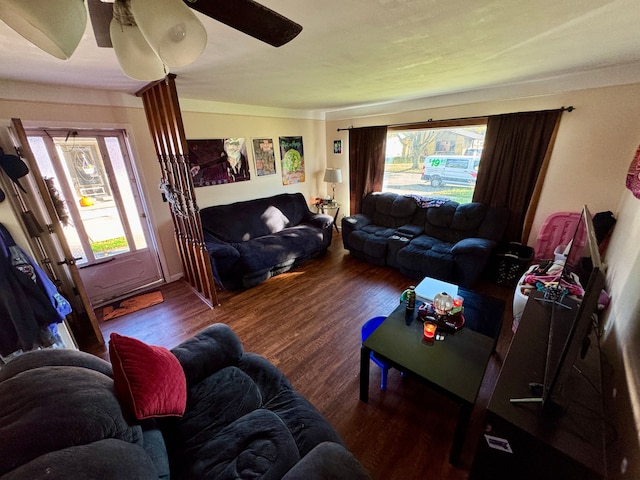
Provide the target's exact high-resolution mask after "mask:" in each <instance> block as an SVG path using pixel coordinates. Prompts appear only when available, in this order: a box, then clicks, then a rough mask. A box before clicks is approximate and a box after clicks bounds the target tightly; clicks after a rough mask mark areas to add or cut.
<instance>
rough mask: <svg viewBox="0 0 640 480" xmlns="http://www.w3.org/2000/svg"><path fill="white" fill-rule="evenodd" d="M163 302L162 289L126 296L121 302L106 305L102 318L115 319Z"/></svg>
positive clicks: (105, 319)
mask: <svg viewBox="0 0 640 480" xmlns="http://www.w3.org/2000/svg"><path fill="white" fill-rule="evenodd" d="M162 302H164V298H163V297H162V292H160V291H156V292H150V293H143V294H141V295H136V296H135V297H130V298H126V299H124V300H120V301H119V302H114V303H112V304H111V305H107V306H106V307H102V320H103V321H107V320H113V319H114V318H118V317H121V316H122V315H126V314H128V313H133V312H137V311H138V310H142V309H144V308H148V307H151V306H153V305H157V304H159V303H162Z"/></svg>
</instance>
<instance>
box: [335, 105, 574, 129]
mask: <svg viewBox="0 0 640 480" xmlns="http://www.w3.org/2000/svg"><path fill="white" fill-rule="evenodd" d="M575 109H576V108H575V107H574V106H573V105H570V106H568V107H560V109H559V110H560V111H562V112H573V111H574V110H575ZM551 111H553V110H530V111H528V112H512V113H503V114H502V115H517V114H519V113H532V112H551ZM499 115H500V114H499ZM493 116H496V115H478V116H475V117H463V118H449V119H446V120H434V119H433V118H430V119H428V120H425V121H422V122H410V123H393V124H391V125H377V126H384V127H408V126H409V125H416V124H419V123H433V122H459V121H461V120H465V121H466V120H479V119H481V118H487V117H493ZM354 128H361V127H347V128H338V130H337V131H338V132H342V131H345V130H352V129H354ZM362 128H365V127H362Z"/></svg>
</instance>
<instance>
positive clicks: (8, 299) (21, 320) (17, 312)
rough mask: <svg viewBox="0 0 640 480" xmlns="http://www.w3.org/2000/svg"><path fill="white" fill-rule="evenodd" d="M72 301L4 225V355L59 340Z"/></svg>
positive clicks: (0, 350) (0, 339) (0, 239)
mask: <svg viewBox="0 0 640 480" xmlns="http://www.w3.org/2000/svg"><path fill="white" fill-rule="evenodd" d="M70 312H71V305H70V304H69V302H68V301H67V300H66V299H65V298H64V297H63V296H62V295H60V293H59V292H58V291H57V289H56V287H55V285H54V284H53V282H51V280H50V279H49V277H47V275H46V274H45V273H44V271H42V269H41V268H40V266H39V265H38V264H37V263H36V262H34V261H33V260H32V259H31V258H30V257H29V256H28V255H27V254H26V253H25V252H24V250H22V249H21V248H20V247H19V246H17V245H16V243H15V241H14V240H13V238H12V237H11V234H10V233H9V231H8V230H7V229H6V228H5V227H4V225H2V224H0V355H2V356H7V355H9V354H11V353H13V352H15V351H17V350H31V349H33V348H35V347H39V346H42V347H47V346H51V345H53V344H54V343H56V341H57V339H56V338H55V337H56V332H55V329H51V328H50V326H52V325H53V326H55V324H57V323H60V322H62V321H63V320H64V318H65V316H66V315H67V314H68V313H70Z"/></svg>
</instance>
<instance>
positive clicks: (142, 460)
mask: <svg viewBox="0 0 640 480" xmlns="http://www.w3.org/2000/svg"><path fill="white" fill-rule="evenodd" d="M34 434H37V433H36V432H34ZM69 478H79V479H117V478H135V479H136V480H158V478H159V474H158V472H157V471H156V468H155V466H154V464H153V462H152V461H151V458H150V457H149V456H148V455H147V453H146V452H145V450H143V449H142V448H141V447H140V446H138V445H135V444H132V443H127V442H123V441H121V440H116V439H114V438H106V439H104V440H99V441H96V442H93V443H89V444H87V445H78V446H72V447H68V448H64V449H62V450H55V451H52V452H50V453H46V454H44V455H41V456H39V457H37V458H35V459H34V460H32V461H30V462H29V463H27V464H25V465H22V466H21V467H18V468H16V469H15V470H13V471H11V472H9V473H7V474H6V475H4V476H2V480H25V479H29V480H68V479H69Z"/></svg>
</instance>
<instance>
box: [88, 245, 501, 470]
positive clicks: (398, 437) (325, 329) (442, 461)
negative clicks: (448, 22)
mask: <svg viewBox="0 0 640 480" xmlns="http://www.w3.org/2000/svg"><path fill="white" fill-rule="evenodd" d="M415 283H416V281H415V280H412V279H409V278H407V277H405V276H403V275H402V274H400V273H399V272H398V271H396V270H394V269H391V268H382V267H376V266H372V265H369V264H367V263H365V262H362V261H359V260H356V259H354V258H352V257H351V256H350V255H349V253H348V252H347V251H346V250H344V249H343V247H342V240H341V239H340V237H339V235H334V241H333V244H332V245H331V247H330V249H329V251H328V252H327V254H326V255H325V256H323V257H321V258H319V259H315V260H312V261H310V262H307V263H306V264H304V265H303V266H301V267H299V268H298V269H296V270H295V271H293V272H288V273H285V274H282V275H279V276H277V277H274V278H272V279H270V280H268V281H266V282H264V283H262V284H260V285H258V286H257V287H255V288H252V289H250V290H247V291H242V292H220V294H219V301H220V305H219V306H217V307H216V308H214V309H209V308H208V307H207V306H206V305H205V304H204V303H203V302H201V301H200V299H199V298H198V296H197V295H196V294H194V293H193V292H192V291H191V290H190V288H189V287H188V286H187V284H186V283H185V282H182V281H179V282H174V283H171V284H168V285H165V286H163V287H162V288H161V291H162V293H163V295H164V303H162V304H159V305H155V306H153V307H150V308H147V309H145V310H142V311H139V312H135V313H132V314H129V315H125V316H123V317H120V318H116V319H114V320H110V321H107V322H103V323H101V328H102V331H103V333H104V336H105V339H106V340H107V341H108V338H109V334H110V333H111V332H118V333H120V334H122V335H129V336H133V337H136V338H138V339H140V340H142V341H144V342H147V343H150V344H153V345H162V346H165V347H167V348H173V347H174V346H176V345H177V344H178V343H180V342H181V341H183V340H185V339H187V338H189V337H190V336H191V335H193V334H195V333H197V332H198V331H200V330H201V329H203V328H204V327H206V326H208V325H210V324H212V323H216V322H222V323H226V324H228V325H230V326H231V327H232V328H233V329H234V330H235V332H236V333H237V334H238V336H239V337H240V339H241V340H242V342H243V344H244V348H245V350H246V351H253V352H257V353H260V354H261V355H263V356H265V357H266V358H268V359H269V360H270V361H271V362H273V363H274V364H275V365H277V366H278V367H279V368H280V369H281V370H282V371H283V372H284V374H285V375H286V376H287V377H288V378H289V380H290V381H291V383H292V384H293V385H294V387H295V388H296V389H297V390H298V391H299V392H300V393H302V394H303V395H304V396H305V397H306V398H308V399H309V400H310V401H311V402H312V403H313V404H314V405H315V406H316V407H317V408H318V409H319V410H320V412H322V414H323V415H324V416H325V417H326V418H327V419H328V420H329V422H331V424H332V425H333V426H334V427H335V428H336V429H337V431H338V432H339V433H340V435H341V436H342V438H343V439H344V441H345V443H346V445H347V447H348V448H349V450H350V451H351V452H353V454H354V455H355V456H356V457H357V458H358V459H359V460H360V461H361V462H362V464H363V465H364V466H365V468H366V469H367V470H368V471H369V472H370V473H371V475H372V477H373V478H374V479H385V480H394V479H398V480H411V479H421V480H422V479H456V480H459V479H466V478H467V477H468V471H469V467H470V464H471V462H472V460H473V454H474V450H475V445H476V442H477V440H478V438H479V437H480V435H481V431H480V430H481V428H482V414H483V410H484V408H485V407H486V404H487V402H488V400H489V397H490V395H491V391H492V388H493V385H494V383H495V380H496V378H497V375H498V372H499V369H500V364H501V361H502V359H503V358H504V355H505V354H506V352H507V350H508V347H509V343H510V341H511V298H512V290H511V289H508V288H505V287H499V286H497V285H493V284H490V283H486V284H485V283H482V284H480V285H478V286H477V287H476V288H475V290H477V291H479V292H481V293H484V294H488V295H492V296H495V297H498V298H502V299H504V300H505V303H506V307H505V313H504V321H503V328H502V333H501V335H500V339H499V341H498V346H497V353H496V354H494V355H493V357H492V359H491V360H490V363H489V366H488V368H487V373H486V375H485V379H484V382H483V386H482V388H481V392H480V395H479V398H478V401H477V404H476V408H475V409H474V413H473V415H472V420H471V426H470V429H469V432H468V434H467V438H466V441H465V445H464V449H463V454H462V462H461V464H460V466H459V467H453V466H451V465H450V464H449V463H448V456H449V449H450V447H451V442H452V439H453V433H454V428H455V425H456V420H457V414H458V406H457V405H456V404H455V403H454V402H452V401H451V400H449V399H447V398H445V397H443V396H441V395H439V394H437V393H435V392H433V391H431V390H430V389H429V388H428V387H427V386H425V385H423V384H421V383H419V382H418V381H416V380H415V379H412V378H410V377H404V378H401V377H400V374H399V373H398V372H397V371H394V370H392V371H391V372H390V373H389V382H388V387H387V391H386V392H382V391H380V390H379V388H375V386H379V382H380V369H379V368H377V367H376V366H375V365H372V367H371V388H370V396H369V402H368V403H366V404H365V403H362V402H360V401H359V400H358V392H359V378H358V377H359V355H360V327H361V325H362V324H363V323H364V322H365V321H366V320H368V319H369V318H371V317H373V316H377V315H385V314H387V313H389V312H391V311H392V310H393V309H394V308H395V307H396V306H397V305H398V302H399V296H400V294H401V292H402V291H403V290H404V289H405V288H407V286H409V285H412V284H415ZM97 314H98V318H101V316H100V312H99V311H98V312H97ZM90 351H92V353H94V354H96V355H98V356H101V357H102V358H107V359H108V352H107V351H106V349H105V348H96V347H94V348H92V349H90ZM443 368H446V365H445V366H443Z"/></svg>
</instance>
